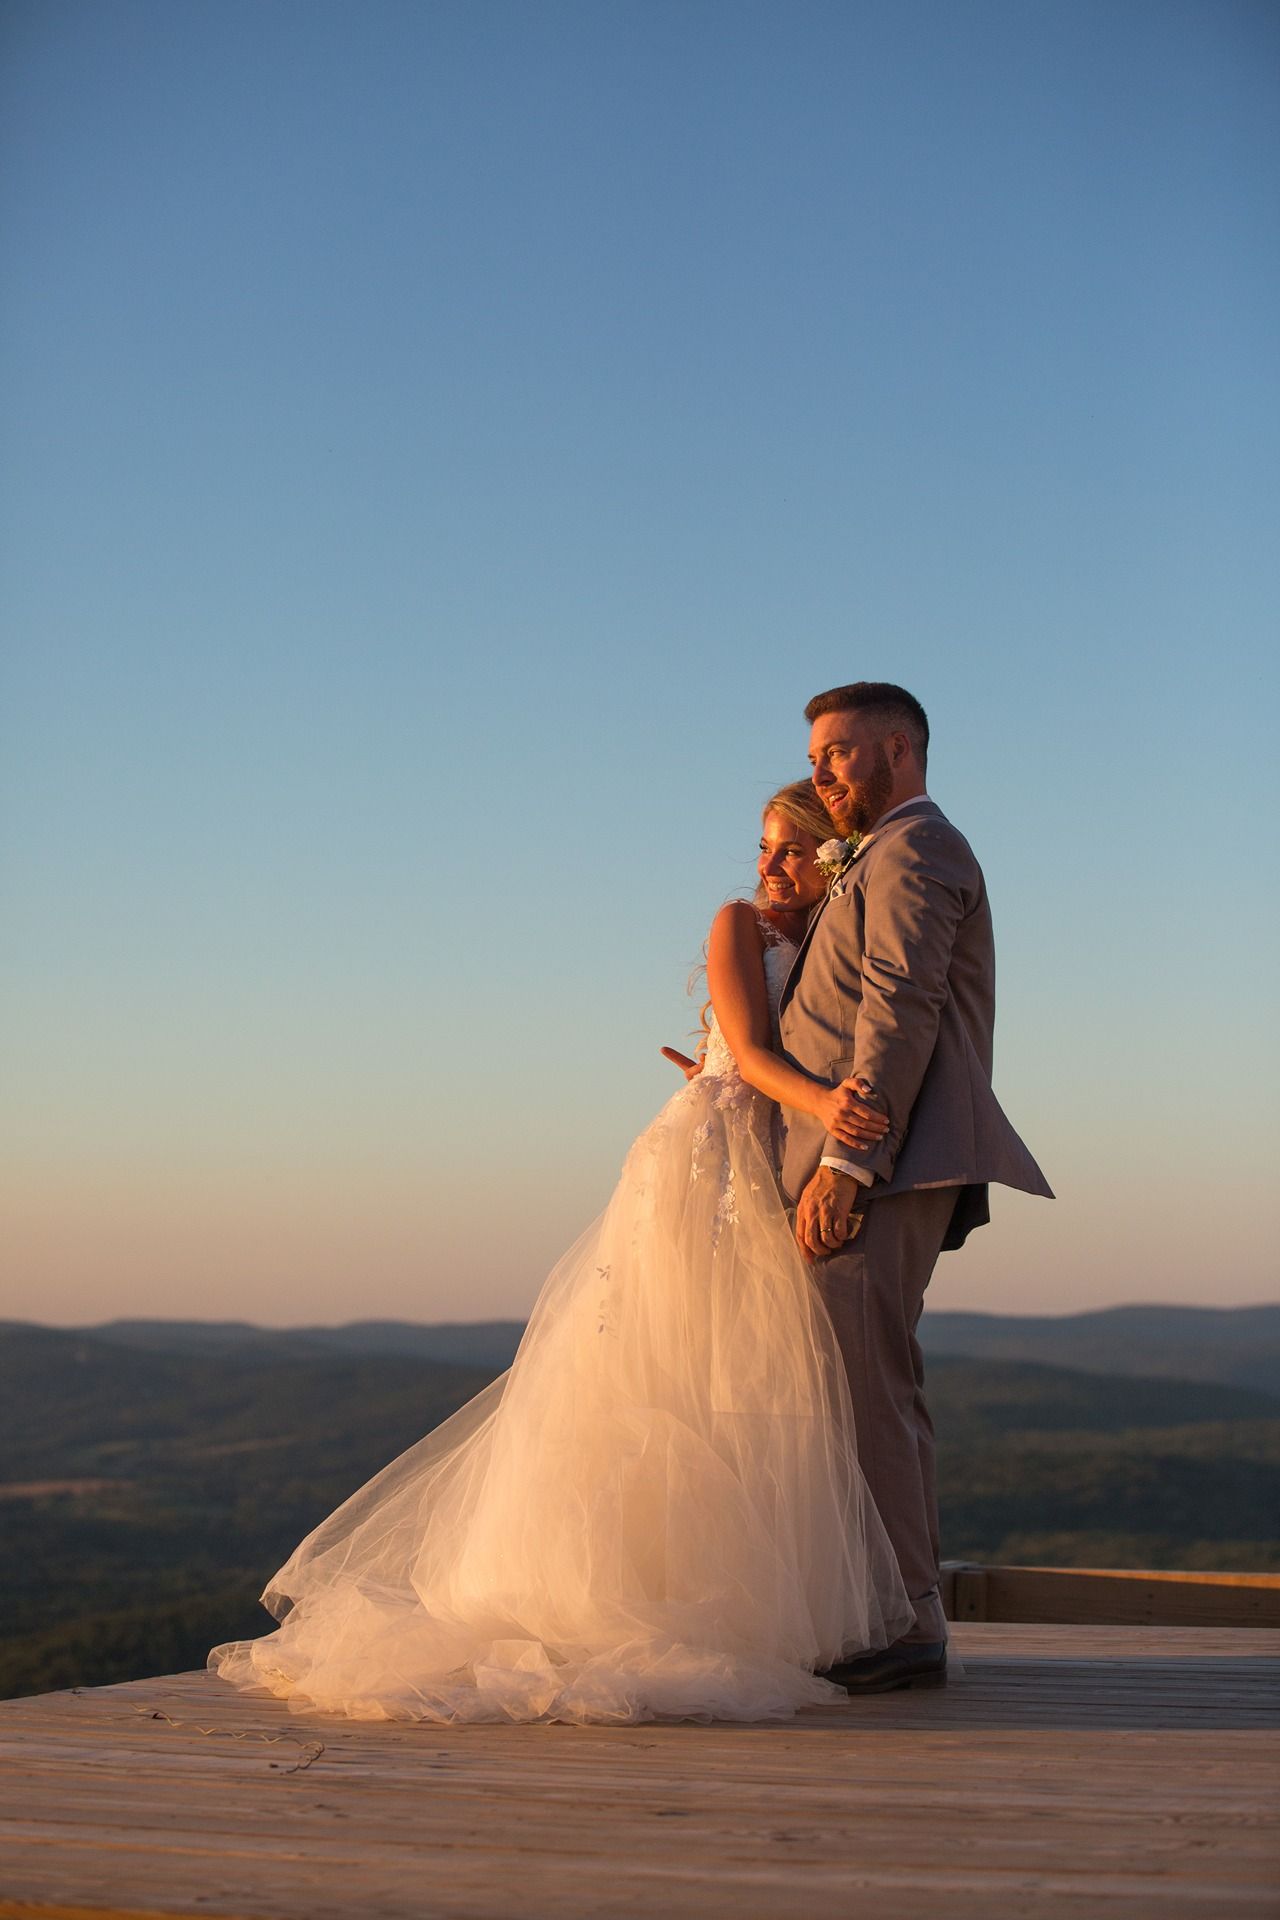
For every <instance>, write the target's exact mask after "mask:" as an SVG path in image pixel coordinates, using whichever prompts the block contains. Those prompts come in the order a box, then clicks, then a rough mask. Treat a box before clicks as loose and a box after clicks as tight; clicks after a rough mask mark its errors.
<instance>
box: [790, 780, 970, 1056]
mask: <svg viewBox="0 0 1280 1920" xmlns="http://www.w3.org/2000/svg"><path fill="white" fill-rule="evenodd" d="M918 812H925V813H936V814H938V815H939V816H940V815H941V813H942V809H941V807H939V806H938V804H937V802H936V801H935V800H931V799H930V798H929V795H928V794H927V793H922V794H921V795H920V796H919V798H918V799H915V800H909V801H908V802H907V804H906V805H905V806H904V807H903V809H902V811H901V813H895V814H894V816H893V819H892V820H890V821H888V822H887V823H886V824H887V825H888V827H890V828H892V827H893V825H894V823H895V822H896V821H898V820H911V819H914V818H915V816H916V814H917V813H918ZM880 832H881V829H880V828H879V827H873V828H872V830H871V832H870V833H868V834H867V835H866V836H865V837H864V838H863V839H862V840H861V841H860V843H859V846H858V851H857V852H856V853H855V854H854V856H853V858H852V859H851V860H850V861H849V863H848V865H847V866H844V867H842V868H841V869H840V872H839V873H838V874H837V875H836V877H835V879H834V880H833V881H832V882H831V885H830V886H829V887H828V888H827V897H826V899H825V900H824V901H823V902H822V905H821V906H820V907H819V908H818V910H817V912H816V913H815V914H814V916H813V918H812V920H811V921H810V922H809V924H808V926H807V927H806V928H805V934H804V939H803V940H802V941H801V942H800V945H799V946H798V947H797V948H796V957H795V959H794V960H793V961H792V962H791V966H790V968H789V970H788V972H787V977H786V979H785V980H784V981H783V984H782V998H781V1000H780V1001H779V1002H778V1015H779V1018H781V1016H782V1012H783V1009H784V1008H785V1007H786V1004H787V1002H788V1001H789V1000H790V998H791V995H792V993H793V992H794V991H795V984H796V981H797V980H798V979H799V978H800V969H801V968H802V967H803V965H804V962H805V956H806V954H807V953H808V951H809V944H810V942H811V941H812V939H813V936H814V934H815V933H816V932H817V931H818V923H819V921H820V920H821V919H822V916H823V914H824V913H825V912H826V910H827V908H828V907H829V906H830V905H831V902H832V899H833V897H834V894H835V889H836V887H838V886H839V884H840V882H841V881H842V880H847V879H848V876H849V875H850V873H852V871H853V869H854V868H855V867H856V866H857V864H858V862H859V861H860V860H861V859H862V858H863V856H864V855H865V854H866V853H867V852H868V850H869V849H870V848H871V847H873V846H874V845H875V843H876V841H877V840H878V839H879V838H880Z"/></svg>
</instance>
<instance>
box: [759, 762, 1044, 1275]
mask: <svg viewBox="0 0 1280 1920" xmlns="http://www.w3.org/2000/svg"><path fill="white" fill-rule="evenodd" d="M780 1020H781V1029H782V1047H783V1051H784V1053H785V1054H786V1056H787V1058H788V1059H789V1060H791V1061H792V1062H793V1063H794V1064H795V1065H796V1066H798V1067H801V1068H803V1069H804V1070H805V1071H806V1072H808V1073H810V1074H812V1075H813V1076H815V1077H816V1078H817V1079H820V1080H824V1081H826V1082H827V1083H828V1084H835V1083H836V1082H837V1081H840V1080H843V1079H845V1078H847V1077H848V1075H850V1074H852V1073H857V1074H861V1075H864V1076H865V1077H866V1078H867V1079H868V1080H869V1081H870V1082H871V1084H872V1085H873V1086H874V1087H876V1088H878V1089H879V1091H880V1092H881V1093H882V1094H883V1095H884V1097H885V1099H886V1101H887V1103H888V1109H889V1131H888V1133H887V1134H886V1135H885V1137H884V1139H883V1140H882V1141H881V1142H880V1144H879V1145H878V1146H876V1147H874V1148H870V1149H868V1150H866V1151H861V1150H858V1149H854V1148H850V1147H847V1146H845V1145H843V1144H842V1143H841V1142H840V1141H838V1140H835V1139H832V1138H831V1136H830V1135H828V1134H826V1133H825V1132H824V1130H823V1127H822V1123H821V1121H819V1120H817V1119H815V1118H814V1117H813V1115H811V1114H807V1113H799V1112H797V1111H795V1110H794V1109H788V1110H787V1111H786V1113H785V1115H784V1119H785V1124H786V1145H785V1150H784V1153H783V1160H782V1184H783V1187H784V1189H785V1191H786V1193H787V1195H788V1197H789V1198H791V1199H792V1200H795V1199H797V1198H798V1197H799V1194H800V1193H801V1191H802V1189H803V1188H804V1186H805V1184H806V1182H807V1181H808V1180H809V1179H810V1177H811V1176H812V1174H813V1173H814V1171H815V1169H816V1168H817V1165H818V1162H819V1161H820V1160H821V1158H822V1157H823V1155H824V1154H834V1155H835V1156H836V1158H838V1159H841V1160H847V1161H852V1162H856V1163H857V1164H858V1165H860V1166H865V1167H866V1168H867V1169H868V1171H869V1172H871V1173H873V1174H875V1175H876V1176H877V1178H876V1181H875V1184H874V1185H873V1187H872V1188H871V1189H870V1195H869V1197H870V1198H872V1199H874V1198H876V1197H878V1196H880V1195H882V1194H890V1193H904V1192H906V1191H908V1190H909V1189H911V1188H915V1187H940V1186H955V1187H958V1188H960V1189H962V1191H961V1192H960V1193H959V1194H958V1195H957V1201H956V1209H955V1213H954V1215H953V1217H952V1222H951V1228H950V1231H949V1232H948V1235H947V1239H946V1241H945V1242H944V1245H945V1246H948V1247H957V1246H959V1245H961V1244H962V1242H963V1240H964V1237H965V1234H966V1233H967V1232H968V1231H969V1229H970V1228H971V1227H974V1226H980V1225H982V1224H983V1223H984V1222H985V1221H986V1220H988V1219H989V1218H990V1211H989V1208H988V1206H987V1183H988V1182H989V1181H992V1180H995V1181H998V1182H1000V1184H1001V1185H1003V1186H1007V1187H1018V1188H1021V1190H1022V1191H1023V1192H1024V1193H1038V1194H1044V1195H1046V1196H1047V1197H1048V1198H1052V1194H1051V1192H1050V1188H1049V1186H1048V1184H1047V1182H1046V1181H1045V1177H1044V1175H1043V1174H1042V1173H1041V1171H1040V1169H1039V1167H1038V1166H1037V1165H1036V1163H1035V1161H1034V1160H1033V1159H1032V1157H1031V1155H1030V1154H1029V1153H1028V1151H1027V1149H1026V1147H1024V1146H1023V1144H1022V1141H1021V1140H1020V1139H1019V1138H1018V1136H1017V1134H1016V1133H1015V1132H1014V1130H1013V1128H1012V1126H1011V1125H1010V1124H1009V1122H1008V1120H1007V1119H1006V1118H1005V1115H1004V1113H1003V1112H1002V1110H1001V1107H1000V1103H999V1101H998V1100H997V1099H996V1097H995V1094H994V1093H993V1092H992V1089H991V1057H992V1030H993V1027H994V1024H995V947H994V943H993V940H992V933H991V911H990V908H989V907H988V905H987V890H986V884H985V882H984V880H983V878H982V869H981V868H980V867H979V865H978V862H977V861H976V859H975V858H974V856H973V851H972V849H971V848H970V846H969V843H968V841H967V840H966V839H965V838H964V836H963V834H961V833H959V832H957V830H956V828H955V827H953V826H952V825H951V822H950V821H949V820H948V819H947V818H946V817H945V815H944V814H943V813H942V811H941V810H940V809H939V808H938V807H936V806H935V805H934V803H933V801H932V800H929V799H926V798H925V797H924V796H921V798H920V799H919V800H916V801H913V802H912V803H911V804H910V805H909V806H908V807H906V808H904V810H903V811H902V812H901V813H895V814H894V816H893V818H892V819H890V820H886V821H885V823H884V825H883V826H881V827H877V828H876V829H875V830H874V831H873V832H872V833H870V834H868V835H867V837H866V839H865V841H864V842H863V844H862V846H861V847H860V848H859V849H858V852H857V854H856V855H855V856H854V859H853V863H852V865H851V866H849V867H848V868H846V870H845V872H844V874H843V875H842V876H841V877H840V879H838V880H837V881H836V883H835V885H834V886H833V888H832V891H831V893H830V895H829V896H828V898H827V901H826V903H825V905H824V906H822V907H821V908H820V909H819V911H818V913H817V914H816V915H815V917H814V920H813V922H812V924H811V925H810V927H809V931H808V933H807V935H806V937H805V940H804V943H803V945H802V946H801V948H800V951H799V953H798V954H797V956H796V960H795V964H794V966H793V967H792V969H791V973H790V975H789V976H788V979H787V982H786V985H785V987H784V988H783V994H782V1005H781V1012H780Z"/></svg>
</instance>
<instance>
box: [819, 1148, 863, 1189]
mask: <svg viewBox="0 0 1280 1920" xmlns="http://www.w3.org/2000/svg"><path fill="white" fill-rule="evenodd" d="M818 1165H819V1166H820V1167H834V1168H835V1170H836V1172H837V1173H847V1174H850V1175H851V1176H852V1178H853V1179H855V1180H856V1181H857V1182H858V1184H859V1185H860V1186H863V1187H869V1186H870V1185H871V1184H872V1182H873V1181H874V1179H875V1175H874V1173H868V1171H867V1169H866V1168H865V1167H855V1166H854V1164H853V1162H852V1161H851V1160H833V1159H832V1158H831V1155H830V1154H829V1153H824V1154H823V1156H822V1158H821V1160H819V1162H818Z"/></svg>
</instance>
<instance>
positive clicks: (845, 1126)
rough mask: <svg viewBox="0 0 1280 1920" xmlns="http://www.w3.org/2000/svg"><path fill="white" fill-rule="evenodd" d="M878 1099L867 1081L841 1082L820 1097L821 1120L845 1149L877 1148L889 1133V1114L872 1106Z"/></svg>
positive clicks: (819, 1113) (819, 1115)
mask: <svg viewBox="0 0 1280 1920" xmlns="http://www.w3.org/2000/svg"><path fill="white" fill-rule="evenodd" d="M878 1099H879V1096H878V1095H877V1094H876V1093H875V1092H874V1091H873V1089H872V1088H871V1086H870V1085H869V1083H868V1082H867V1081H865V1080H842V1081H841V1082H840V1085H839V1086H838V1087H830V1088H828V1089H827V1091H826V1092H824V1093H821V1094H820V1095H819V1096H818V1118H819V1119H820V1120H821V1122H822V1124H823V1126H824V1127H825V1128H826V1130H827V1132H828V1133H829V1134H831V1135H832V1137H833V1138H834V1139H836V1140H840V1141H842V1142H843V1143H844V1145H845V1146H846V1147H874V1146H877V1145H878V1144H879V1142H880V1141H881V1140H883V1139H884V1136H885V1134H886V1133H887V1132H888V1131H889V1116H888V1114H887V1113H885V1112H884V1111H883V1110H882V1109H881V1108H880V1107H879V1106H878V1105H875V1106H873V1105H872V1104H871V1103H872V1101H876V1100H878Z"/></svg>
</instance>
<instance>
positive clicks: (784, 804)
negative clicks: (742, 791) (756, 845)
mask: <svg viewBox="0 0 1280 1920" xmlns="http://www.w3.org/2000/svg"><path fill="white" fill-rule="evenodd" d="M767 813H780V814H781V815H782V817H783V819H784V820H789V821H790V822H791V824H792V826H793V827H799V829H800V831H801V833H811V834H812V835H813V837H814V839H815V840H830V838H831V837H832V834H833V833H834V832H835V829H834V827H833V826H832V825H831V817H830V815H829V814H828V812H827V810H826V808H825V807H824V806H823V804H822V802H821V800H819V798H818V796H817V794H816V793H815V792H814V789H813V782H812V780H793V781H792V782H791V784H790V786H786V787H779V788H778V791H777V792H776V793H775V794H774V796H773V798H772V800H766V801H765V803H764V805H763V807H761V809H760V818H761V820H763V819H764V817H765V815H766V814H767Z"/></svg>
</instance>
